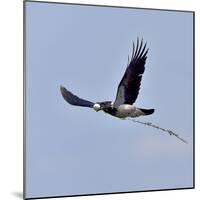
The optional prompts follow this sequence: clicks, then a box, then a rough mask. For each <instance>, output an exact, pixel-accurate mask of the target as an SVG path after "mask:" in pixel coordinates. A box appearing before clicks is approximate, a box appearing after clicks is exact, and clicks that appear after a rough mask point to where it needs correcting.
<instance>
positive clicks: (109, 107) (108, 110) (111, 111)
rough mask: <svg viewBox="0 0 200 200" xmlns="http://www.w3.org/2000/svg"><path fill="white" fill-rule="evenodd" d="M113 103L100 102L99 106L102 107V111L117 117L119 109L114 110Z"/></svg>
mask: <svg viewBox="0 0 200 200" xmlns="http://www.w3.org/2000/svg"><path fill="white" fill-rule="evenodd" d="M111 103H112V102H111V101H104V102H100V103H99V104H100V105H101V107H102V110H103V111H104V112H106V113H109V114H110V115H113V116H115V115H116V112H117V109H116V108H113V106H112V104H111Z"/></svg>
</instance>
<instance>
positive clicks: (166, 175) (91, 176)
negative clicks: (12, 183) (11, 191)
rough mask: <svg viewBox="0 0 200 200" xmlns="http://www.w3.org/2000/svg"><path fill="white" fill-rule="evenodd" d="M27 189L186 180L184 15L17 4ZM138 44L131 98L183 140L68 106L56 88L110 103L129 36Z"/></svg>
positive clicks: (188, 94) (189, 52) (189, 177)
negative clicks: (23, 38) (139, 73)
mask: <svg viewBox="0 0 200 200" xmlns="http://www.w3.org/2000/svg"><path fill="white" fill-rule="evenodd" d="M26 17H27V18H26V20H27V21H26V33H27V43H26V45H27V46H26V47H27V50H26V69H27V70H26V84H27V96H26V98H27V133H26V150H27V153H26V189H27V190H26V196H27V197H38V196H40V197H45V196H63V195H77V194H92V193H110V192H125V191H139V190H152V189H153V190H154V189H170V188H183V187H192V183H193V171H192V169H193V146H192V141H193V138H192V134H193V111H192V108H193V88H192V84H193V61H192V59H193V42H192V36H193V31H192V30H193V26H192V24H193V23H192V17H193V16H192V13H189V12H187V13H185V12H170V11H154V10H142V9H125V8H124V9H122V8H109V7H94V6H90V7H89V6H78V5H64V4H49V3H33V2H27V3H26ZM137 37H139V38H143V39H144V41H147V45H148V47H149V52H148V55H147V62H146V70H145V73H144V76H143V80H142V85H141V89H140V93H139V96H138V99H137V101H136V105H137V106H138V107H143V108H155V113H154V114H153V115H151V116H145V117H140V118H138V120H143V121H150V122H152V123H154V124H158V125H160V126H161V127H164V128H167V129H171V130H173V131H174V132H176V133H178V134H179V135H180V136H182V137H183V138H185V139H186V140H187V141H188V142H189V144H187V145H186V144H184V143H182V142H180V141H179V140H177V139H176V138H175V137H172V136H171V137H170V136H169V135H167V134H165V133H164V132H160V131H159V130H156V129H153V128H150V127H146V126H143V125H140V124H136V123H133V122H131V121H125V120H120V119H117V118H114V117H112V116H109V115H107V114H105V113H103V112H98V113H96V112H94V111H93V110H92V109H89V108H81V107H74V106H71V105H69V104H67V103H66V102H65V101H64V100H63V98H62V96H61V94H60V91H59V86H60V85H63V86H65V87H66V88H68V89H69V90H71V91H72V92H73V93H75V94H77V95H78V96H80V97H82V98H86V99H88V100H91V101H94V102H95V101H104V100H114V99H115V95H116V91H117V86H118V83H119V82H120V80H121V78H122V76H123V73H124V71H125V68H126V65H127V59H128V55H130V54H131V52H132V42H133V41H136V38H137Z"/></svg>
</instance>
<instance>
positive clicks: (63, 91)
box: [60, 86, 94, 108]
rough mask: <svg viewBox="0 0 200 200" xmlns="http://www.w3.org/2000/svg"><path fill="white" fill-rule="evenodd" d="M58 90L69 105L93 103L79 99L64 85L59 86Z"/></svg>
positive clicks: (85, 105)
mask: <svg viewBox="0 0 200 200" xmlns="http://www.w3.org/2000/svg"><path fill="white" fill-rule="evenodd" d="M60 91H61V94H62V96H63V98H64V99H65V100H66V101H67V102H68V103H69V104H71V105H74V106H83V107H90V108H91V107H93V105H94V103H92V102H90V101H87V100H84V99H81V98H79V97H77V96H75V95H74V94H72V93H71V92H70V91H69V90H67V89H66V88H65V87H63V86H60Z"/></svg>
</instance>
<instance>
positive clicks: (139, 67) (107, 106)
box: [60, 38, 154, 118]
mask: <svg viewBox="0 0 200 200" xmlns="http://www.w3.org/2000/svg"><path fill="white" fill-rule="evenodd" d="M147 53H148V49H146V43H145V44H144V45H143V40H141V42H139V39H138V38H137V44H136V45H134V43H133V52H132V56H131V59H130V60H129V57H128V65H127V68H126V71H125V73H124V75H123V77H122V79H121V81H120V83H119V85H118V89H117V94H116V98H115V100H114V101H103V102H96V103H93V102H91V101H88V100H85V99H82V98H79V97H78V96H76V95H74V94H73V93H72V92H70V91H69V90H67V89H66V88H65V87H63V86H60V91H61V94H62V96H63V98H64V99H65V100H66V101H67V102H68V103H69V104H71V105H74V106H82V107H89V108H93V109H94V110H95V111H104V112H105V113H108V114H110V115H112V116H115V117H118V118H127V117H131V118H133V117H139V116H144V115H150V114H152V113H153V112H154V109H144V108H138V107H136V106H135V105H134V103H135V101H136V99H137V97H138V94H139V90H140V85H141V80H142V75H143V73H144V71H145V62H146V59H147Z"/></svg>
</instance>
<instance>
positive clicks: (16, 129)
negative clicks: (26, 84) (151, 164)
mask: <svg viewBox="0 0 200 200" xmlns="http://www.w3.org/2000/svg"><path fill="white" fill-rule="evenodd" d="M55 1H59V2H71V3H86V4H100V5H115V6H133V7H144V8H145V7H146V8H149V7H150V8H161V9H177V10H180V9H182V10H193V11H195V20H196V24H195V28H196V55H200V54H199V53H200V52H199V45H200V41H199V37H198V36H199V35H200V29H199V27H200V24H199V23H197V22H199V19H200V10H198V7H199V5H198V0H190V1H188V0H181V1H180V0H168V1H163V0H79V1H76V0H70V1H66V0H65V1H64V0H55ZM22 19H23V1H22V0H12V1H11V0H10V1H2V2H1V6H0V30H1V31H0V70H1V71H0V134H1V138H0V159H1V164H0V188H1V190H0V191H1V192H0V198H1V199H9V200H10V199H11V200H12V199H19V197H20V196H21V194H22V186H23V184H22V180H23V179H22V174H23V173H22V166H23V165H22V144H23V143H22V139H23V133H22V132H23V131H22V130H23V125H22V124H23V118H22V116H23V113H22V109H23V81H22V79H23V45H22V44H23V37H22V36H23V20H22ZM199 64H200V61H199V59H198V57H197V56H196V102H197V104H196V155H197V156H198V152H200V145H199V136H198V133H199V130H200V126H199V125H198V124H197V122H198V121H199V112H197V111H198V110H199V106H198V102H199V101H200V95H199V92H198V89H197V88H198V85H200V80H198V79H197V75H199V69H198V67H197V66H200V65H199ZM197 156H196V189H194V190H176V191H162V192H145V193H132V194H115V195H100V196H84V197H71V198H70V197H68V199H82V200H84V199H92V200H93V199H95V200H97V199H100V200H104V199H113V200H119V199H120V200H121V199H125V200H129V199H133V198H134V199H139V200H147V199H148V200H149V199H155V200H160V199H162V200H165V199H166V200H168V199H182V200H184V199H199V197H198V196H200V184H199V179H200V173H199V171H198V169H200V162H199V159H198V157H197ZM56 199H57V198H56ZM59 199H66V198H59Z"/></svg>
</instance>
